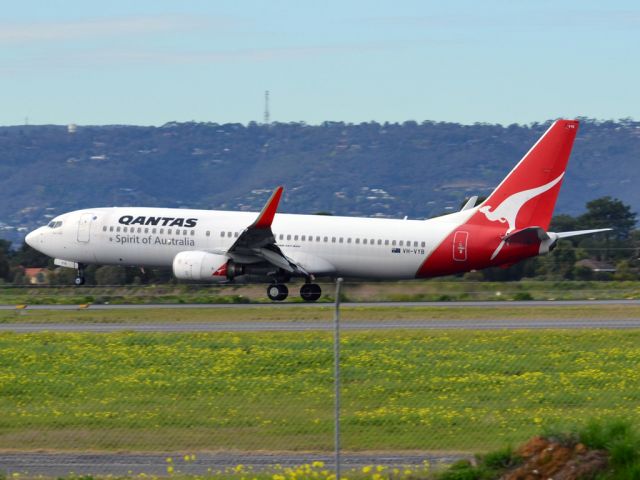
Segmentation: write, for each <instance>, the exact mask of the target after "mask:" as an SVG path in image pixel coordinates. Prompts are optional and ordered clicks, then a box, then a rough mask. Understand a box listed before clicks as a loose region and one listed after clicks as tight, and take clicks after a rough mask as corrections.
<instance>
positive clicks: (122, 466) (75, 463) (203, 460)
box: [0, 451, 471, 477]
mask: <svg viewBox="0 0 640 480" xmlns="http://www.w3.org/2000/svg"><path fill="white" fill-rule="evenodd" d="M167 457H172V460H173V461H172V465H173V466H174V468H175V471H174V475H175V474H187V475H207V474H211V473H215V472H217V471H220V470H222V471H223V472H224V470H225V469H228V468H234V467H236V466H238V465H243V466H244V468H245V469H248V468H249V467H252V468H253V470H254V471H270V470H271V471H272V470H273V467H274V466H275V465H281V466H282V467H294V466H299V465H304V464H310V463H312V462H317V461H320V462H323V463H324V464H325V466H324V467H323V468H326V469H332V468H333V457H332V456H330V455H328V454H313V453H281V452H274V453H264V452H262V453H259V454H255V453H243V452H237V451H235V452H216V453H198V454H196V459H195V460H194V461H189V462H185V461H184V460H182V457H181V456H180V455H178V456H176V455H175V454H171V453H163V454H135V453H117V454H84V453H83V454H73V453H44V452H42V453H41V452H37V453H0V470H2V471H3V473H6V474H7V476H12V475H13V474H14V473H18V474H20V475H24V476H29V477H35V476H38V475H43V476H46V477H57V476H67V475H69V473H70V472H73V473H74V474H75V476H81V475H114V476H129V477H131V476H134V475H139V474H141V473H144V474H146V475H156V476H161V477H165V476H167V465H168V463H167V461H166V459H167ZM461 458H471V455H463V454H451V453H448V454H434V453H426V452H425V453H424V454H418V453H412V454H398V453H393V452H388V453H359V454H353V453H352V454H349V453H347V454H344V455H343V459H342V465H343V469H345V470H349V469H351V468H362V467H363V466H365V465H385V466H388V467H392V468H394V467H398V468H402V467H414V468H415V467H419V466H422V465H423V462H424V461H425V460H427V461H428V462H429V463H430V464H431V465H434V466H437V465H438V464H450V463H453V462H455V461H456V460H460V459H461Z"/></svg>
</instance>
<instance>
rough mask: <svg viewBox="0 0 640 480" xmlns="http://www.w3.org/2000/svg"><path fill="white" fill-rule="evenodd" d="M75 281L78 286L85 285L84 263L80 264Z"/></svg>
mask: <svg viewBox="0 0 640 480" xmlns="http://www.w3.org/2000/svg"><path fill="white" fill-rule="evenodd" d="M73 283H75V285H76V287H79V286H80V285H84V265H83V264H82V263H79V264H78V273H77V274H76V278H75V280H74V281H73Z"/></svg>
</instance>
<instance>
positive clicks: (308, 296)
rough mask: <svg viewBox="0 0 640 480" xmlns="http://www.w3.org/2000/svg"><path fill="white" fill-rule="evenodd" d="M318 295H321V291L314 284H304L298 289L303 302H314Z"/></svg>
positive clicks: (318, 286)
mask: <svg viewBox="0 0 640 480" xmlns="http://www.w3.org/2000/svg"><path fill="white" fill-rule="evenodd" d="M320 295H322V289H321V288H320V285H318V284H316V283H305V284H304V285H302V286H301V287H300V296H301V297H302V299H303V300H304V301H305V302H316V301H317V300H318V299H319V298H320Z"/></svg>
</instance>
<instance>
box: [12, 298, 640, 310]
mask: <svg viewBox="0 0 640 480" xmlns="http://www.w3.org/2000/svg"><path fill="white" fill-rule="evenodd" d="M342 305H343V307H346V308H349V307H351V308H362V307H368V308H370V307H380V308H385V307H386V308H392V307H396V308H406V307H424V308H431V307H445V308H465V307H486V308H513V307H531V308H538V307H561V306H574V307H577V306H589V305H636V306H638V305H640V300H627V299H621V300H527V301H468V302H345V303H343V304H342ZM16 308H20V309H22V308H25V309H28V310H78V308H90V309H91V310H146V309H206V308H223V309H225V308H230V309H237V308H333V303H323V302H319V303H302V302H282V303H270V302H269V303H185V304H181V303H144V304H87V305H77V304H70V305H6V304H3V305H0V310H15V309H16Z"/></svg>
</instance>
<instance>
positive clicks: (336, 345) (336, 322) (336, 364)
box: [333, 278, 342, 480]
mask: <svg viewBox="0 0 640 480" xmlns="http://www.w3.org/2000/svg"><path fill="white" fill-rule="evenodd" d="M341 288H342V278H338V279H337V280H336V308H335V313H334V316H333V327H334V330H333V379H334V396H335V402H334V413H333V414H334V434H335V438H334V448H335V468H336V480H340V466H341V465H340V290H341Z"/></svg>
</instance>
